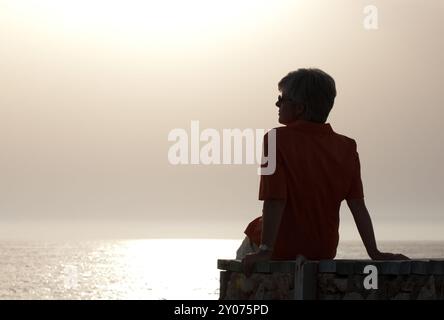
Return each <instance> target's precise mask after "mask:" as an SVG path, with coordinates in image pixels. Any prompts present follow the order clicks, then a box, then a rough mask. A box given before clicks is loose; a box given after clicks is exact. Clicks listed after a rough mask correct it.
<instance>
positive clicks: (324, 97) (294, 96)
mask: <svg viewBox="0 0 444 320" xmlns="http://www.w3.org/2000/svg"><path fill="white" fill-rule="evenodd" d="M278 88H279V91H281V92H282V91H285V93H286V95H287V97H288V98H290V99H291V100H293V101H294V102H297V103H300V104H302V105H303V106H304V110H305V111H304V118H305V119H306V120H308V121H313V122H319V123H325V122H326V121H327V118H328V115H329V113H330V110H331V109H332V108H333V104H334V102H335V98H336V84H335V80H334V79H333V78H332V77H331V76H330V75H328V74H327V73H325V72H324V71H322V70H320V69H315V68H309V69H298V70H296V71H292V72H290V73H289V74H287V75H286V76H285V77H284V78H282V80H281V81H279V84H278Z"/></svg>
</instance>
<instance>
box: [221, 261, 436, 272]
mask: <svg viewBox="0 0 444 320" xmlns="http://www.w3.org/2000/svg"><path fill="white" fill-rule="evenodd" d="M306 264H310V265H312V266H313V265H315V266H316V268H317V271H318V272H319V273H336V274H340V275H341V274H343V275H349V274H362V273H363V271H364V267H365V266H367V265H374V266H376V268H377V269H378V273H379V274H386V275H399V274H419V275H427V274H434V275H444V259H415V260H402V261H373V260H349V259H337V260H320V261H311V260H303V259H297V260H291V261H269V262H260V263H257V264H256V265H255V267H254V269H253V272H255V273H275V272H284V273H288V272H289V273H293V272H295V270H296V269H297V268H298V267H300V266H302V265H306ZM217 267H218V269H220V270H226V271H233V272H242V263H241V260H229V259H228V260H227V259H220V260H218V261H217Z"/></svg>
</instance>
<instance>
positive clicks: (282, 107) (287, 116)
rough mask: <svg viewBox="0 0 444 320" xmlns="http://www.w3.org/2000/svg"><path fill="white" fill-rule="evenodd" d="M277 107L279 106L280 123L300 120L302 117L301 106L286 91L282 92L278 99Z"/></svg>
mask: <svg viewBox="0 0 444 320" xmlns="http://www.w3.org/2000/svg"><path fill="white" fill-rule="evenodd" d="M276 107H278V108H279V123H281V124H284V125H286V124H289V123H291V122H293V121H296V120H300V119H301V117H302V112H301V109H302V108H301V107H300V105H299V104H298V103H296V102H295V101H293V100H292V99H290V98H289V97H288V96H287V95H286V94H285V92H282V94H281V95H279V97H278V101H276Z"/></svg>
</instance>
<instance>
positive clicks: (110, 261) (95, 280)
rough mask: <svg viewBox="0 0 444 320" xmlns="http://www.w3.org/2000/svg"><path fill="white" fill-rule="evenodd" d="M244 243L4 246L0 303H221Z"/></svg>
mask: <svg viewBox="0 0 444 320" xmlns="http://www.w3.org/2000/svg"><path fill="white" fill-rule="evenodd" d="M239 244H240V240H239V241H238V240H202V239H199V240H192V239H183V240H182V239H179V240H178V239H174V240H173V239H171V240H168V239H162V240H120V241H119V240H117V241H115V240H106V241H81V242H66V243H60V242H58V243H51V242H45V243H43V242H1V243H0V270H1V272H0V299H217V298H218V294H219V292H218V287H219V272H218V270H217V268H216V261H217V259H218V258H233V257H234V252H235V251H236V248H237V247H238V245H239Z"/></svg>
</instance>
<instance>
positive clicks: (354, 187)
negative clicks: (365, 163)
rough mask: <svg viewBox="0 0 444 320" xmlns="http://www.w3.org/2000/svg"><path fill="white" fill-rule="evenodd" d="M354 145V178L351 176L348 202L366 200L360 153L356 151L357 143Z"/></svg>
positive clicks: (352, 166) (347, 196)
mask: <svg viewBox="0 0 444 320" xmlns="http://www.w3.org/2000/svg"><path fill="white" fill-rule="evenodd" d="M354 144H355V147H354V150H353V158H352V165H351V168H352V176H351V183H350V188H349V189H348V192H347V195H346V197H345V199H346V200H352V199H363V198H364V188H363V186H362V179H361V163H360V160H359V153H358V151H357V150H356V142H355V143H354Z"/></svg>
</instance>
